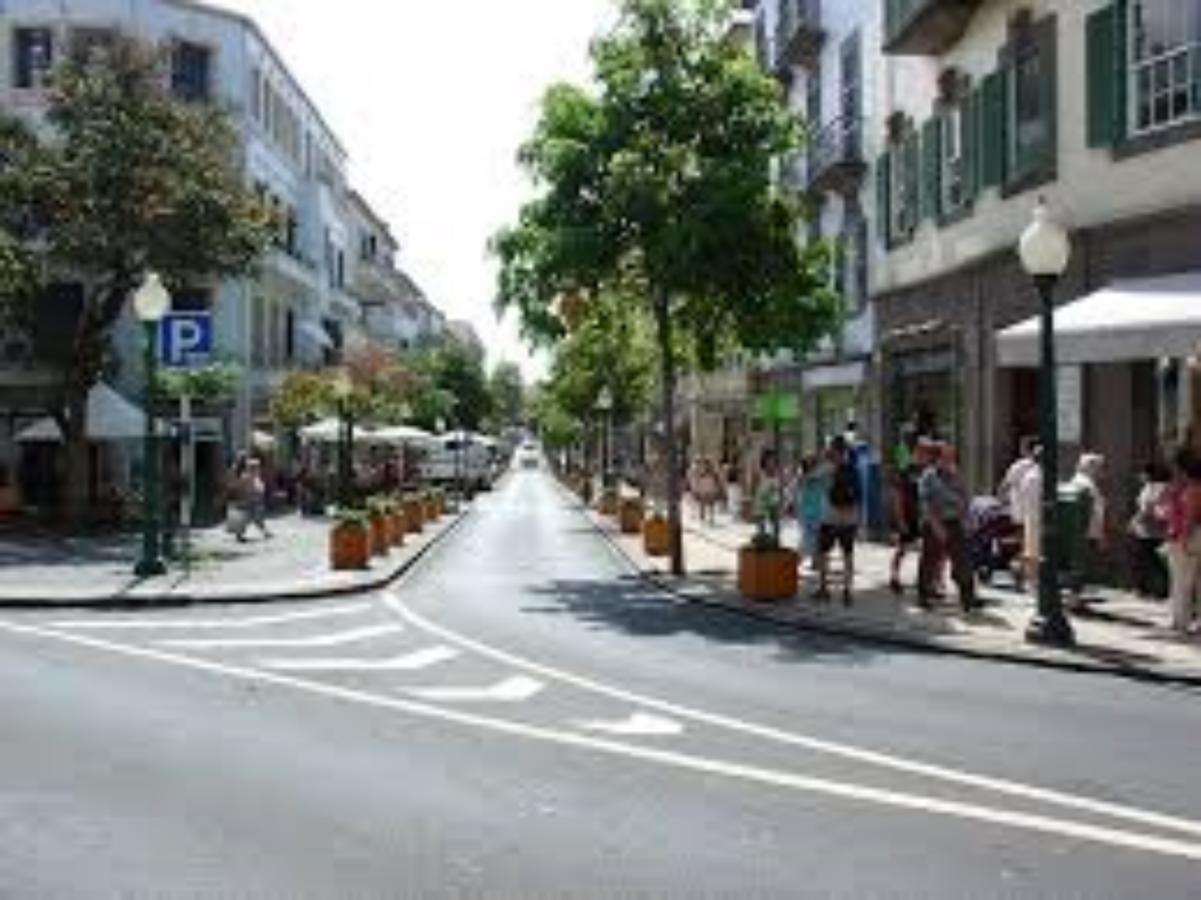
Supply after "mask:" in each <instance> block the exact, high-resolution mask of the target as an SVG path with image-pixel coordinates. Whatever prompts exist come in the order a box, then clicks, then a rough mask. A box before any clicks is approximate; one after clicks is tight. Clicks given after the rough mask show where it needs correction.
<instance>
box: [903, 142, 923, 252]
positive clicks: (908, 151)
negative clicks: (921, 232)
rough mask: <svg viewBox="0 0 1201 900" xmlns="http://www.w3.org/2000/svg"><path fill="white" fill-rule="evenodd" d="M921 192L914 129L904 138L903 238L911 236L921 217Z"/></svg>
mask: <svg viewBox="0 0 1201 900" xmlns="http://www.w3.org/2000/svg"><path fill="white" fill-rule="evenodd" d="M921 190H922V161H921V143H920V138H919V136H918V132H917V129H916V128H914V129H913V130H912V131H910V132H909V136H908V137H906V138H905V196H906V197H907V198H908V211H907V214H906V217H905V221H906V224H907V231H906V233H905V235H904V236H905V237H906V238H909V237H912V236H913V231H914V229H916V228H917V223H918V221H919V217H920V216H921Z"/></svg>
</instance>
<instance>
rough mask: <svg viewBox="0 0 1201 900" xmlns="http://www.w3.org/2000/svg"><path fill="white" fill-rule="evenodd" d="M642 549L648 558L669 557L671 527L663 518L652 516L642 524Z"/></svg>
mask: <svg viewBox="0 0 1201 900" xmlns="http://www.w3.org/2000/svg"><path fill="white" fill-rule="evenodd" d="M642 549H643V550H644V551H646V555H647V556H667V555H668V554H670V553H671V526H670V525H668V523H667V520H666V519H664V518H662V517H661V516H652V517H651V518H649V519H646V520H644V521H643V523H642Z"/></svg>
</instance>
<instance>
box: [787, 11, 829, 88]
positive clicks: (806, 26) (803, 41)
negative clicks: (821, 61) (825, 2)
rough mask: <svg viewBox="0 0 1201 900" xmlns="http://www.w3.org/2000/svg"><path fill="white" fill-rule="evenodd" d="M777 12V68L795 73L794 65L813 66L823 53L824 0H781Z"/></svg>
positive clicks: (788, 72)
mask: <svg viewBox="0 0 1201 900" xmlns="http://www.w3.org/2000/svg"><path fill="white" fill-rule="evenodd" d="M779 4H780V5H779V6H778V7H777V14H776V41H775V69H776V72H777V73H778V74H781V75H791V71H792V67H793V66H801V67H803V68H810V67H811V66H813V64H814V63H815V62H816V61H817V58H818V56H819V55H820V54H821V48H822V42H823V40H825V32H824V31H822V19H821V0H779Z"/></svg>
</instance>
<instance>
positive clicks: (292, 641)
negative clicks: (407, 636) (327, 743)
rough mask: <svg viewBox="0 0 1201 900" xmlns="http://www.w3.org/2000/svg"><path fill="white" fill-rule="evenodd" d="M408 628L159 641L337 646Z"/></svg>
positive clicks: (189, 646) (214, 646)
mask: <svg viewBox="0 0 1201 900" xmlns="http://www.w3.org/2000/svg"><path fill="white" fill-rule="evenodd" d="M402 631H404V626H403V625H398V624H389V625H368V626H366V627H364V628H352V629H350V630H349V631H336V632H334V633H333V634H319V635H315V636H310V637H295V638H285V637H263V638H211V639H210V638H182V639H177V640H169V641H159V642H158V643H159V645H160V646H163V647H176V648H179V649H186V650H236V649H239V648H257V647H337V646H339V645H341V644H353V643H355V642H356V641H366V640H369V639H370V638H375V637H383V636H384V635H389V634H399V633H400V632H402Z"/></svg>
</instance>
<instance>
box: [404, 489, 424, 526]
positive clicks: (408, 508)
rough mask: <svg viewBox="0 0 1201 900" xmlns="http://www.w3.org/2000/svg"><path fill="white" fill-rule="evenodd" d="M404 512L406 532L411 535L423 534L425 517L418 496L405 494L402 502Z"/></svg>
mask: <svg viewBox="0 0 1201 900" xmlns="http://www.w3.org/2000/svg"><path fill="white" fill-rule="evenodd" d="M400 505H401V509H403V510H404V519H405V530H406V531H407V532H408V533H409V534H421V528H422V525H423V524H424V521H425V515H424V513H423V512H422V509H421V499H420V498H419V497H418V496H417V495H416V494H405V495H404V497H403V498H402V500H401V501H400Z"/></svg>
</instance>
